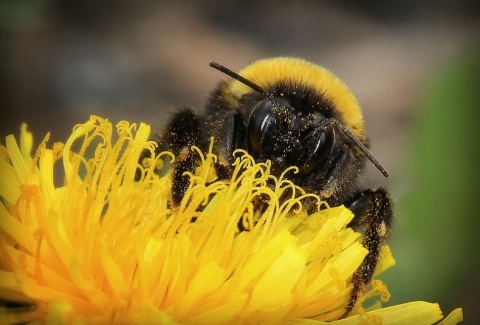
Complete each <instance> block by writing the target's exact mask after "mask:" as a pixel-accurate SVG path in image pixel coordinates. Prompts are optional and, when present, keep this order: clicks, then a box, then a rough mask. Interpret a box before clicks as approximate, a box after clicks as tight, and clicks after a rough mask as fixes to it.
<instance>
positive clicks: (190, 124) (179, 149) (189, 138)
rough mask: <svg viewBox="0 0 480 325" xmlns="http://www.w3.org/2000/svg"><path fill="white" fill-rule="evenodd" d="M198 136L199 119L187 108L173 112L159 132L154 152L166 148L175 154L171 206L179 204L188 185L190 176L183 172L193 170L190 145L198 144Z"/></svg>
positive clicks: (194, 164)
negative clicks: (161, 131)
mask: <svg viewBox="0 0 480 325" xmlns="http://www.w3.org/2000/svg"><path fill="white" fill-rule="evenodd" d="M198 138H199V121H198V118H197V116H196V115H195V114H194V113H193V111H192V110H191V109H189V108H185V109H183V110H180V111H178V112H177V113H175V114H174V116H173V117H172V119H171V120H170V122H169V123H168V125H167V127H166V128H165V130H164V131H163V133H162V134H160V139H159V142H158V148H157V150H156V154H158V153H160V152H162V151H165V150H167V151H171V152H172V153H173V154H174V155H175V162H174V166H173V172H172V193H171V204H172V206H173V207H177V206H178V205H179V204H180V202H181V201H182V199H183V197H184V195H185V192H186V190H187V188H188V186H189V185H190V178H189V177H188V176H187V175H185V172H190V173H194V172H195V166H196V158H195V152H194V151H193V150H192V146H194V145H198V144H197V142H198Z"/></svg>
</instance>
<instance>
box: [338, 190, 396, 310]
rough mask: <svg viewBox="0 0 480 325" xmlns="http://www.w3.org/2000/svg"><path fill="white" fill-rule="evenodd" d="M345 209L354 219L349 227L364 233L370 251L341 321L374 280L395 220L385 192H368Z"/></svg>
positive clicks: (359, 195) (356, 273) (356, 279)
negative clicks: (359, 229)
mask: <svg viewBox="0 0 480 325" xmlns="http://www.w3.org/2000/svg"><path fill="white" fill-rule="evenodd" d="M346 206H347V208H349V209H350V210H352V212H353V213H354V215H355V217H354V219H353V220H352V222H351V223H350V224H349V225H348V226H349V227H354V228H357V227H358V228H361V229H363V243H362V245H363V246H364V247H365V248H366V249H368V253H367V255H366V256H365V259H364V260H363V262H362V264H361V265H360V267H359V268H358V269H357V270H356V271H355V273H354V274H353V277H352V284H353V289H352V291H351V293H350V300H349V301H348V303H347V307H346V310H345V313H344V314H343V315H342V317H341V318H345V317H347V316H348V315H349V314H350V312H351V311H352V310H353V308H354V307H355V304H356V302H357V299H358V296H359V294H360V293H361V292H362V291H364V290H365V289H366V287H367V286H368V284H369V283H370V281H371V280H372V277H373V274H374V272H375V269H376V267H377V264H378V259H379V254H380V247H381V244H382V241H383V239H384V238H385V237H387V236H388V233H389V230H390V227H391V223H392V216H393V212H392V202H391V199H390V195H389V194H388V192H387V191H386V190H385V189H383V188H379V189H367V190H365V191H363V192H361V193H359V194H357V195H356V196H354V197H353V198H352V199H351V200H350V202H348V203H347V204H346Z"/></svg>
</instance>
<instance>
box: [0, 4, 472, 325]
mask: <svg viewBox="0 0 480 325" xmlns="http://www.w3.org/2000/svg"><path fill="white" fill-rule="evenodd" d="M479 9H480V5H479V3H478V1H476V0H471V1H455V0H442V1H414V0H410V1H408V0H403V1H391V0H390V1H347V0H343V1H337V2H335V4H334V3H332V2H330V1H314V0H310V1H309V0H303V1H296V2H293V1H263V2H260V1H252V0H250V1H238V0H237V1H228V2H226V1H225V2H221V1H201V2H200V1H197V2H195V1H183V2H175V1H154V0H146V1H141V2H138V1H133V0H118V1H113V0H106V1H105V0H104V1H93V0H86V1H80V0H71V1H66V0H1V1H0V46H1V51H0V82H1V85H2V87H0V98H1V102H0V136H2V137H4V136H5V135H7V134H10V133H15V134H18V130H19V126H20V123H21V122H27V123H28V124H29V127H30V129H31V130H33V131H34V133H35V135H36V136H37V139H38V140H40V139H41V138H43V135H44V134H45V133H46V132H48V131H52V132H53V134H52V138H51V141H52V142H53V141H60V140H64V139H65V138H66V136H67V135H68V134H69V132H70V130H71V128H72V126H73V125H74V124H77V123H82V122H84V121H85V120H87V119H88V117H89V115H90V114H96V115H100V116H103V117H108V118H109V119H110V120H111V121H113V122H117V121H119V120H122V119H128V120H130V121H137V122H140V121H146V122H148V123H150V124H152V125H153V126H154V127H160V126H161V125H162V123H164V122H165V119H166V118H167V115H166V114H167V113H168V112H169V111H171V109H172V108H173V107H176V106H183V105H187V106H193V107H196V108H197V109H198V110H199V111H200V110H201V108H202V106H203V105H204V103H205V100H206V97H207V95H208V93H209V91H211V90H212V89H213V88H214V87H215V85H216V83H217V82H218V81H219V80H220V79H223V78H225V76H223V75H222V74H220V73H219V72H217V71H215V70H213V69H211V68H209V67H208V62H209V61H210V60H215V61H217V62H219V63H222V64H224V65H226V66H228V67H230V68H231V69H233V70H238V69H241V68H242V67H244V66H246V65H247V64H249V63H250V62H252V61H255V60H257V59H259V58H264V57H270V56H278V55H289V56H299V57H303V58H305V59H308V60H310V61H313V62H315V63H318V64H321V65H324V66H325V67H327V68H329V69H331V70H332V71H333V72H334V73H336V74H337V75H338V76H339V77H340V78H341V79H343V80H344V81H345V82H346V83H347V85H349V86H350V88H351V90H352V91H353V92H354V93H355V94H356V95H357V96H358V99H359V101H360V104H361V106H362V107H363V111H364V115H365V120H366V126H367V131H368V132H369V135H370V137H371V139H372V152H373V154H374V155H375V157H376V158H377V159H378V160H379V161H380V162H382V164H383V165H385V166H386V167H387V169H388V170H389V172H390V175H391V176H390V177H389V178H388V179H384V178H383V177H382V176H381V175H380V173H378V171H377V170H375V169H374V168H373V167H372V166H368V169H367V173H366V176H365V178H364V179H362V182H363V183H364V184H365V186H386V187H388V188H389V189H390V190H391V192H392V194H393V196H394V200H395V206H396V216H395V226H394V229H393V231H392V235H391V238H390V243H391V246H392V249H393V253H394V256H395V257H396V259H397V265H396V266H395V267H394V268H392V269H391V270H389V271H387V272H386V273H385V274H384V275H383V276H382V279H383V280H384V281H385V282H386V283H387V285H388V287H389V289H390V292H391V293H392V299H391V300H390V302H389V303H388V304H396V303H401V302H406V301H412V300H427V301H436V302H439V303H440V304H441V307H442V310H443V311H444V313H445V314H447V313H449V312H450V311H451V310H452V309H454V308H456V307H463V308H464V314H465V324H477V323H480V303H479V302H478V299H479V298H478V296H479V295H480V253H479V250H477V247H476V246H475V244H476V242H478V237H479V236H478V235H475V233H476V232H477V231H479V230H480V227H479V223H480V222H479V220H480V218H479V215H480V213H479V212H478V210H476V209H475V208H476V207H477V203H478V201H477V200H478V199H479V190H478V186H476V185H477V184H476V183H477V181H478V180H479V177H478V176H479V175H478V174H479V168H478V165H479V164H478V163H477V161H478V157H479V150H480V144H479V140H480V139H479V132H478V128H479V126H480V113H479V109H480V80H479V79H480V47H479V44H480V14H479V12H480V10H479Z"/></svg>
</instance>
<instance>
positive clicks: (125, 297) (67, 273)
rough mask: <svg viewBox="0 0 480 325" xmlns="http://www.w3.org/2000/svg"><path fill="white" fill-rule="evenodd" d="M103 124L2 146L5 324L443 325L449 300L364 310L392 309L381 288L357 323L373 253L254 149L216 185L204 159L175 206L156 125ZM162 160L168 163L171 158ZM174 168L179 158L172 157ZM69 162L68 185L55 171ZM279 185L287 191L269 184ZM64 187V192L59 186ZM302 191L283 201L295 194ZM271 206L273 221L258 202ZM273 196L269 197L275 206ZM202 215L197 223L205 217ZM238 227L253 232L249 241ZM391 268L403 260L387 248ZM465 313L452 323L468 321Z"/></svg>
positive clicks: (0, 276) (338, 213)
mask: <svg viewBox="0 0 480 325" xmlns="http://www.w3.org/2000/svg"><path fill="white" fill-rule="evenodd" d="M112 129H113V127H112V125H111V123H109V122H108V121H107V120H104V119H102V118H99V117H92V118H91V119H90V120H89V121H88V122H86V123H85V124H81V125H77V126H75V128H74V129H73V132H72V134H71V136H70V137H69V139H68V140H67V141H66V142H65V144H54V145H53V147H52V149H48V147H47V140H48V136H47V137H46V138H45V140H44V141H43V142H42V143H41V144H40V146H39V147H38V148H37V150H36V151H35V153H34V155H33V157H32V156H31V154H30V152H31V150H32V147H33V137H32V135H31V133H29V132H28V131H27V129H26V126H22V128H21V134H20V141H19V143H17V141H16V140H15V138H14V137H13V136H8V137H7V138H6V142H5V146H1V147H0V197H1V201H0V218H1V225H0V241H1V243H0V257H1V260H0V300H1V301H2V302H3V303H2V305H1V306H2V307H1V309H0V322H1V323H2V324H3V323H5V324H9V323H10V324H12V323H35V324H37V323H55V324H59V323H65V324H70V323H75V324H83V323H85V324H95V323H97V324H105V323H111V324H135V323H142V324H143V323H149V324H151V323H152V324H155V323H156V324H239V323H265V324H270V323H271V324H278V323H284V324H322V323H323V322H327V321H329V322H331V323H332V324H358V323H372V324H380V323H383V324H403V323H407V322H409V321H410V322H412V321H413V322H414V323H416V324H432V323H435V322H437V321H439V320H440V319H442V314H441V311H440V308H439V306H438V305H437V304H431V303H426V302H411V303H407V304H403V305H398V306H393V307H388V308H380V306H379V304H375V305H374V307H371V308H369V309H364V308H363V307H362V303H363V301H364V300H365V299H366V298H369V297H372V296H380V297H381V298H382V299H383V300H385V299H388V296H389V294H388V291H387V289H386V286H385V285H384V284H383V283H381V282H380V281H378V280H374V281H373V282H372V285H371V289H370V291H368V292H367V293H365V294H364V295H363V296H362V297H361V298H360V299H359V303H358V308H356V309H355V310H354V312H353V313H352V315H351V316H349V317H347V318H345V319H341V320H338V318H339V317H340V316H341V315H342V314H343V312H344V308H345V305H346V303H347V301H348V299H349V293H350V290H351V284H350V279H351V276H352V274H353V273H354V272H355V270H356V269H357V268H358V266H359V265H360V264H361V262H362V259H363V258H364V256H365V255H366V254H367V250H366V249H365V248H364V247H362V245H361V243H360V241H359V238H360V236H361V235H360V234H359V233H357V232H355V231H353V230H352V229H351V228H347V227H346V226H347V224H348V223H349V221H350V220H351V219H352V217H353V215H352V213H351V212H350V211H349V210H347V209H346V208H344V207H335V208H325V209H322V210H319V211H318V212H315V213H313V214H310V215H307V213H306V212H305V211H304V210H302V200H303V199H304V198H305V197H306V196H308V194H305V193H304V192H303V191H302V190H301V189H300V188H298V187H296V186H295V185H294V184H292V183H291V182H288V181H287V180H284V179H282V178H280V179H275V178H274V177H273V176H272V175H270V173H269V171H270V170H269V165H268V164H257V163H255V162H254V161H253V160H252V158H251V157H250V156H248V155H247V154H246V153H245V154H244V155H243V156H241V157H239V158H238V159H237V160H236V162H235V165H234V167H235V172H234V175H233V177H232V179H231V180H226V181H215V182H211V180H212V163H213V161H214V159H215V156H214V155H213V154H211V153H209V154H207V155H206V156H203V155H201V154H200V153H199V155H200V157H201V160H202V163H201V166H199V168H198V170H197V172H196V174H195V175H191V179H192V182H191V185H190V187H189V189H188V190H187V192H186V195H185V198H184V200H183V201H182V202H181V204H180V206H179V207H178V208H177V209H175V210H171V209H169V205H168V199H169V195H170V187H171V183H170V178H169V177H159V176H157V175H156V174H155V173H154V172H153V171H154V167H155V164H156V163H157V162H159V161H161V160H162V157H156V162H155V163H153V164H150V165H148V164H147V165H146V167H145V166H144V167H143V170H142V172H143V175H144V177H143V178H142V180H141V181H135V174H136V172H137V169H138V168H139V165H138V163H137V162H138V157H139V156H140V154H141V152H142V151H143V150H145V149H146V150H150V151H151V152H152V153H153V152H154V143H152V142H148V141H147V139H148V137H149V133H150V128H149V126H147V125H145V124H140V125H139V126H138V129H137V126H136V125H135V124H129V123H127V122H120V123H119V124H117V130H116V135H117V136H115V137H116V138H117V140H115V141H114V140H113V138H114V132H113V130H112ZM163 155H169V154H168V153H164V154H163ZM172 158H173V157H172ZM58 164H61V165H62V169H63V173H64V175H62V176H61V177H60V178H59V177H57V176H58V175H56V174H55V172H54V169H55V168H54V167H55V166H56V165H58ZM267 180H268V182H269V183H271V182H273V184H274V186H267V185H266V184H267ZM58 184H62V185H61V186H59V185H58ZM287 192H288V193H296V194H295V195H293V194H292V195H291V197H290V198H287V199H286V200H281V201H279V199H278V198H279V197H280V196H281V195H282V194H284V193H287ZM259 197H262V200H266V201H268V205H267V206H266V208H265V209H264V211H262V212H261V213H260V212H259V211H258V209H255V208H254V206H255V205H254V204H255V202H256V200H258V199H259ZM265 198H267V199H265ZM192 218H194V220H195V221H194V222H193V221H192ZM238 222H242V223H243V224H244V225H246V226H248V227H247V228H248V229H249V231H242V232H240V231H239V228H238ZM382 254H383V258H382V261H383V263H382V264H381V265H380V267H379V270H378V271H379V272H381V271H383V270H384V269H385V268H388V267H389V266H391V265H393V264H394V261H393V258H392V256H391V253H390V250H389V249H388V247H387V246H385V247H383V249H382ZM461 319H462V311H461V309H457V310H455V311H454V312H452V313H451V314H450V315H449V316H448V317H447V318H445V319H444V321H443V323H442V324H456V323H458V322H460V321H461Z"/></svg>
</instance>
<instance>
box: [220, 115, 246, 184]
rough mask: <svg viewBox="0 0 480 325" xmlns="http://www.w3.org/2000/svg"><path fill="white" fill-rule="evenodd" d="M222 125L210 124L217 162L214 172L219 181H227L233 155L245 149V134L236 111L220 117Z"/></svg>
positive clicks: (240, 118) (243, 126)
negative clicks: (212, 129)
mask: <svg viewBox="0 0 480 325" xmlns="http://www.w3.org/2000/svg"><path fill="white" fill-rule="evenodd" d="M221 121H222V123H218V122H217V123H218V124H215V122H213V123H212V127H213V128H214V131H213V137H214V141H215V142H214V148H215V149H214V152H215V153H216V155H217V158H218V161H217V163H216V164H215V172H216V173H217V176H218V177H219V178H220V179H229V178H230V177H231V176H232V163H233V162H234V159H235V157H234V156H233V153H234V151H235V150H237V149H244V150H246V149H247V146H246V140H245V138H244V134H245V133H246V127H245V122H244V121H243V118H242V116H241V115H240V113H239V112H237V111H233V110H232V111H231V112H229V113H228V114H226V115H225V116H223V117H222V120H221Z"/></svg>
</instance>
